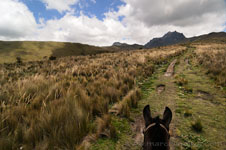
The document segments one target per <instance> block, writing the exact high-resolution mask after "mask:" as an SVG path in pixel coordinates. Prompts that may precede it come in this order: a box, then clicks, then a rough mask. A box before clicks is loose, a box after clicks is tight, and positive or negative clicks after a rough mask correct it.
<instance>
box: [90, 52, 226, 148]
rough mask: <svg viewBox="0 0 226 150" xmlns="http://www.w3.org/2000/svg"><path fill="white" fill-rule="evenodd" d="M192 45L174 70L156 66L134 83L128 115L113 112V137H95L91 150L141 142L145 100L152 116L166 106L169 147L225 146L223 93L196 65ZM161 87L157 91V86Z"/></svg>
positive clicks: (225, 100)
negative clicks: (136, 91) (137, 90)
mask: <svg viewBox="0 0 226 150" xmlns="http://www.w3.org/2000/svg"><path fill="white" fill-rule="evenodd" d="M194 50H195V48H189V49H188V51H187V52H186V53H185V54H184V55H183V56H181V57H179V58H178V61H177V64H176V68H175V74H174V75H173V76H171V77H166V76H164V73H165V71H166V69H167V66H168V65H169V64H163V65H160V66H159V67H158V69H157V70H156V71H155V73H154V74H153V75H152V77H150V78H149V79H147V80H145V81H144V82H142V83H138V84H139V85H140V87H141V89H142V95H143V97H142V100H140V101H139V103H138V107H137V108H136V109H132V110H131V116H130V119H125V118H121V117H117V116H113V124H114V126H115V127H116V130H117V135H118V136H117V138H116V139H115V140H110V139H99V140H98V141H97V142H96V143H95V144H93V146H92V148H91V149H92V150H99V149H104V150H115V149H116V150H124V149H131V150H139V149H141V148H142V142H143V135H142V129H143V125H144V122H143V118H142V110H143V108H144V106H145V105H147V104H149V105H150V109H151V113H152V116H156V115H160V117H162V114H163V111H164V108H165V107H166V106H168V107H170V109H171V110H172V112H173V119H172V122H171V124H170V133H171V139H170V147H171V149H176V150H184V149H185V150H207V149H209V150H225V149H226V140H225V139H226V117H225V116H226V95H225V93H224V92H223V91H222V90H221V89H220V88H217V86H216V85H215V83H214V81H212V80H211V79H210V78H209V77H207V76H206V75H205V71H204V70H203V68H201V67H200V66H198V63H197V61H196V58H195V54H194ZM158 87H161V91H159V90H158Z"/></svg>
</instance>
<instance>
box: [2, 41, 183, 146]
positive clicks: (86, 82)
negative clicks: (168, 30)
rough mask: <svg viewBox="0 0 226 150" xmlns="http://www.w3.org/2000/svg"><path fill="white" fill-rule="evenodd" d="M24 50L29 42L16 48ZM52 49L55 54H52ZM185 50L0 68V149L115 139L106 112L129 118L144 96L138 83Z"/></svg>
mask: <svg viewBox="0 0 226 150" xmlns="http://www.w3.org/2000/svg"><path fill="white" fill-rule="evenodd" d="M26 44H28V45H26ZM46 44H47V43H46ZM61 44H62V45H55V43H51V44H50V45H45V44H44V45H42V46H43V47H40V48H39V49H38V48H37V47H39V46H40V45H39V44H38V43H37V45H36V46H37V47H30V49H32V52H34V53H37V54H39V55H37V56H38V58H42V57H43V56H47V55H50V54H51V53H52V52H53V53H54V52H55V54H57V55H61V53H62V52H63V51H62V50H59V47H64V46H63V43H61ZM24 46H25V47H26V46H28V47H29V43H24V45H23V44H22V46H21V45H20V46H18V47H22V48H23V47H24ZM45 46H47V47H48V48H46V47H45ZM55 46H56V47H58V51H52V49H51V48H53V47H55ZM68 47H70V45H68ZM9 48H10V46H9ZM71 49H73V48H71ZM185 49H186V47H183V46H168V47H163V48H158V49H151V50H139V51H124V52H116V53H102V54H94V55H88V56H70V57H62V58H58V59H56V60H41V61H40V60H39V61H22V62H18V63H4V64H1V65H0V111H1V114H0V149H2V150H9V149H85V147H86V146H87V145H88V144H89V143H88V142H87V143H86V142H84V141H95V140H97V139H98V138H99V137H103V136H104V137H108V138H110V139H115V138H116V137H117V134H118V132H117V129H116V128H115V126H114V124H112V119H111V115H110V113H113V114H116V115H118V116H121V117H125V118H130V110H131V108H136V107H137V105H138V101H139V100H140V99H141V94H142V92H141V89H140V88H139V86H138V84H137V82H138V81H142V80H145V79H147V78H149V77H151V76H152V74H153V73H154V72H155V70H156V67H157V66H158V65H159V64H162V63H167V61H168V60H169V59H171V58H173V57H176V56H178V55H181V54H182V53H183V52H184V51H185ZM6 51H7V53H8V51H10V50H5V51H2V52H1V53H0V55H1V57H5V58H4V59H5V60H2V59H1V61H6V60H9V61H10V59H8V58H7V57H6ZM16 51H17V52H18V53H20V52H22V51H23V50H21V49H19V48H18V49H16ZM23 52H24V51H23ZM27 53H28V52H27ZM14 54H15V51H14V52H12V53H11V55H14ZM23 56H24V57H22V59H26V56H27V57H29V54H27V55H26V54H25V55H23ZM13 59H14V58H13ZM81 143H82V144H81Z"/></svg>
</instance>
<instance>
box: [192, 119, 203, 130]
mask: <svg viewBox="0 0 226 150" xmlns="http://www.w3.org/2000/svg"><path fill="white" fill-rule="evenodd" d="M191 126H192V129H194V130H195V131H196V132H202V129H203V126H202V122H201V120H200V119H198V120H196V121H195V122H193V123H192V124H191Z"/></svg>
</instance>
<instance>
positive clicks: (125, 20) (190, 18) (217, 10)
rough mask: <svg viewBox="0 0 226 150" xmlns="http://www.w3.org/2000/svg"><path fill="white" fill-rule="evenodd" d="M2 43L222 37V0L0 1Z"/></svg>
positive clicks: (225, 10) (225, 27)
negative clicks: (218, 34)
mask: <svg viewBox="0 0 226 150" xmlns="http://www.w3.org/2000/svg"><path fill="white" fill-rule="evenodd" d="M0 14H1V21H0V40H10V41H12V40H29V41H30V40H31V41H62V42H79V43H84V44H91V45H98V46H106V45H111V44H112V43H114V42H125V43H129V44H134V43H137V44H146V43H147V42H148V41H149V40H150V39H152V38H154V37H160V36H162V35H164V34H165V33H167V32H169V31H175V30H176V31H178V32H181V33H183V34H184V35H185V36H186V37H192V36H198V35H202V34H207V33H210V32H221V31H226V24H225V22H226V0H186V1H185V0H173V1H170V0H0Z"/></svg>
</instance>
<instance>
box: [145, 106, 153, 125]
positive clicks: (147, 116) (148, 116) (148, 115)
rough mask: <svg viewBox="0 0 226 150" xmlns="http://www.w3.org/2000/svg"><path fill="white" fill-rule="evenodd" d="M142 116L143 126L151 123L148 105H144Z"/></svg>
mask: <svg viewBox="0 0 226 150" xmlns="http://www.w3.org/2000/svg"><path fill="white" fill-rule="evenodd" d="M143 116H144V121H145V126H146V127H147V126H148V125H150V124H151V121H152V118H151V112H150V106H149V105H146V106H145V107H144V110H143Z"/></svg>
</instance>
